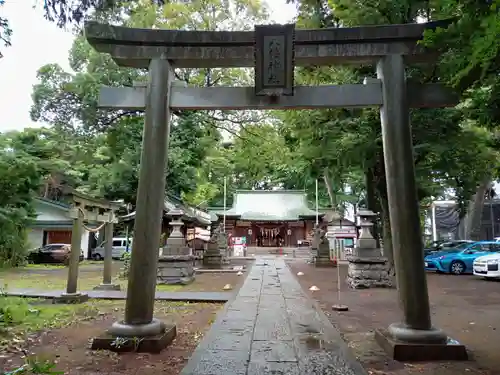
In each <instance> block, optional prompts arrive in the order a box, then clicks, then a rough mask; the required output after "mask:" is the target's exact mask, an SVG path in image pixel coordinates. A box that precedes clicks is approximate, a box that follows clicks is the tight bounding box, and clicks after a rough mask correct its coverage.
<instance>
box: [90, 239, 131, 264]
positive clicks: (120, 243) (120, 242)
mask: <svg viewBox="0 0 500 375" xmlns="http://www.w3.org/2000/svg"><path fill="white" fill-rule="evenodd" d="M128 242H129V244H128V247H127V239H126V238H125V237H115V238H113V251H112V253H111V257H112V258H113V259H121V258H122V256H123V254H124V253H125V252H127V251H130V250H131V249H132V239H131V238H129V239H128ZM92 259H94V260H103V259H104V244H102V245H101V246H99V247H96V248H95V249H94V251H93V252H92Z"/></svg>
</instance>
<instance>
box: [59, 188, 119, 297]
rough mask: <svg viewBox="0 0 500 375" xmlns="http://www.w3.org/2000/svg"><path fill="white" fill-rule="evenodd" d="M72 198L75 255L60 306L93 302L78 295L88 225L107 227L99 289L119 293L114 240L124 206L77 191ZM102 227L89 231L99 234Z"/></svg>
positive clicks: (72, 233) (71, 215)
mask: <svg viewBox="0 0 500 375" xmlns="http://www.w3.org/2000/svg"><path fill="white" fill-rule="evenodd" d="M71 195H72V198H73V203H72V205H71V209H70V211H69V216H70V218H71V219H73V229H72V232H71V254H70V259H69V266H68V282H67V285H66V292H65V293H62V294H61V295H60V296H58V297H57V298H56V299H55V301H56V302H60V303H68V302H71V303H76V302H85V301H87V300H88V298H89V297H88V295H87V294H85V293H82V292H80V291H78V266H79V263H80V252H81V241H82V231H83V229H84V228H85V224H84V222H87V223H102V225H101V227H102V226H105V236H106V244H105V256H104V271H103V282H102V284H101V285H100V286H99V287H98V289H114V290H116V289H117V288H116V287H115V286H113V284H112V282H111V276H112V270H111V267H112V258H111V253H112V242H113V241H112V238H113V225H114V224H115V223H117V222H118V219H117V217H116V215H115V212H116V211H117V210H118V209H119V208H120V207H122V206H123V204H122V203H121V202H109V201H105V200H102V199H97V198H92V197H89V196H87V195H85V194H82V193H79V192H76V191H73V192H72V193H71ZM101 227H99V228H97V229H89V230H90V231H93V232H95V231H98V230H99V229H100V228H101ZM87 229H88V228H87ZM108 286H109V288H108Z"/></svg>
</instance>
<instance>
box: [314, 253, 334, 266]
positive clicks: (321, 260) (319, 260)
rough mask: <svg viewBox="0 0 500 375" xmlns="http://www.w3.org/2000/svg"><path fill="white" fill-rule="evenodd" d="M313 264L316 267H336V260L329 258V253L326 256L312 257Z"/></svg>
mask: <svg viewBox="0 0 500 375" xmlns="http://www.w3.org/2000/svg"><path fill="white" fill-rule="evenodd" d="M314 265H315V266H316V267H337V262H334V261H333V260H331V259H330V255H328V256H327V257H318V256H317V257H316V258H314Z"/></svg>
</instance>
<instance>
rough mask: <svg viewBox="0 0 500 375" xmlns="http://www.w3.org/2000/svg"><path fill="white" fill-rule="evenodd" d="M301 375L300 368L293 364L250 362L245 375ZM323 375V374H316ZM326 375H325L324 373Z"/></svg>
mask: <svg viewBox="0 0 500 375" xmlns="http://www.w3.org/2000/svg"><path fill="white" fill-rule="evenodd" d="M271 374H272V375H302V374H303V373H302V372H301V370H300V367H299V366H298V365H297V363H294V362H257V361H251V362H250V364H249V365H248V372H247V375H271ZM318 374H321V375H323V373H318ZM325 374H327V373H325Z"/></svg>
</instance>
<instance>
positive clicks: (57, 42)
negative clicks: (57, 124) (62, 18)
mask: <svg viewBox="0 0 500 375" xmlns="http://www.w3.org/2000/svg"><path fill="white" fill-rule="evenodd" d="M268 3H269V4H270V8H271V19H272V20H274V21H276V22H279V23H286V22H287V21H290V20H291V19H292V18H293V17H294V15H295V7H294V6H292V5H287V4H285V0H269V1H268ZM35 4H37V5H36V6H35V7H34V5H35ZM41 4H42V1H41V0H39V1H36V0H5V5H4V6H3V7H0V15H1V16H2V17H6V18H7V19H8V20H9V22H10V25H11V28H12V29H13V32H14V34H13V37H12V47H9V48H5V47H3V45H2V46H1V47H0V49H1V51H2V53H3V55H4V57H3V58H0V132H3V131H6V130H12V129H18V130H22V129H23V128H25V127H35V126H41V125H43V124H37V123H34V122H32V121H31V119H30V117H29V110H30V107H31V103H32V102H31V92H32V86H33V85H34V84H36V82H37V79H36V72H37V70H38V69H39V68H40V67H41V66H43V65H45V64H49V63H57V64H59V65H61V66H62V67H63V68H64V69H66V70H68V71H69V70H70V68H69V65H68V51H69V49H70V47H71V43H72V41H73V36H72V35H71V33H69V32H68V31H66V30H61V29H59V28H57V27H56V26H55V25H54V24H53V23H51V22H48V21H46V20H45V19H44V18H43V9H42V7H41Z"/></svg>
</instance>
